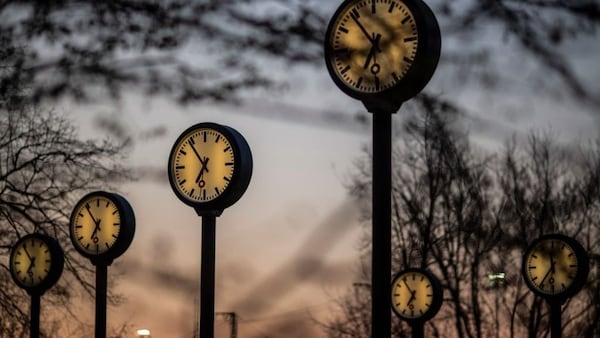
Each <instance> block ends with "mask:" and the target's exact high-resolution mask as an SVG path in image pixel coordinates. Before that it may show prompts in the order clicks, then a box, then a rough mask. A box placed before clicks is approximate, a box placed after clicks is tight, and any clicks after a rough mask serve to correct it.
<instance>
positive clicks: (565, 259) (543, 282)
mask: <svg viewBox="0 0 600 338" xmlns="http://www.w3.org/2000/svg"><path fill="white" fill-rule="evenodd" d="M524 263H525V266H524V269H525V271H526V272H525V278H527V279H528V281H529V284H530V285H531V286H532V287H534V288H535V289H537V291H538V292H540V293H543V294H547V295H556V294H560V293H562V292H564V291H566V290H567V289H568V288H569V287H570V286H571V284H573V283H574V281H575V277H576V276H577V269H578V267H579V263H578V261H577V255H576V254H575V251H574V250H573V248H572V247H571V246H570V245H569V244H568V243H566V242H565V241H562V240H560V239H557V238H550V239H547V240H543V241H540V242H538V243H537V244H536V245H534V246H533V247H532V248H531V250H530V251H529V252H528V253H527V255H526V257H525V261H524Z"/></svg>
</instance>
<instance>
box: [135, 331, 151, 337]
mask: <svg viewBox="0 0 600 338" xmlns="http://www.w3.org/2000/svg"><path fill="white" fill-rule="evenodd" d="M136 333H137V335H138V337H142V338H148V337H150V330H148V329H139V330H137V332H136Z"/></svg>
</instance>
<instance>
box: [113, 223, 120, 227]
mask: <svg viewBox="0 0 600 338" xmlns="http://www.w3.org/2000/svg"><path fill="white" fill-rule="evenodd" d="M113 225H114V226H116V227H118V226H121V223H113Z"/></svg>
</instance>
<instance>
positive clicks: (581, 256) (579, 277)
mask: <svg viewBox="0 0 600 338" xmlns="http://www.w3.org/2000/svg"><path fill="white" fill-rule="evenodd" d="M547 240H558V241H562V242H564V243H566V244H567V245H569V246H570V247H571V249H573V252H574V253H575V256H576V259H577V272H576V274H575V278H574V280H573V283H571V285H569V287H567V288H566V289H565V290H564V291H562V292H560V293H555V294H551V293H546V292H543V291H541V290H539V289H538V288H537V286H535V285H534V284H533V283H532V282H531V280H530V279H529V275H528V273H527V260H528V257H529V255H530V254H531V252H532V251H533V249H534V248H535V247H536V246H537V245H538V244H539V243H541V242H543V241H547ZM588 274H589V258H588V256H587V253H586V251H585V249H584V248H583V246H582V245H581V244H580V243H579V242H578V241H577V240H576V239H574V238H572V237H569V236H566V235H563V234H560V233H553V234H546V235H542V236H540V237H538V238H536V239H535V240H533V241H532V242H531V243H530V244H529V245H528V246H527V249H526V250H525V252H524V253H523V258H522V261H521V275H522V276H523V280H524V281H525V284H526V285H527V287H528V288H529V289H530V290H531V291H532V292H533V293H535V294H536V295H538V296H540V297H542V298H545V299H546V300H548V301H559V302H562V301H564V300H565V299H568V298H571V297H573V296H575V295H576V294H577V293H578V292H579V291H581V289H582V288H583V286H584V285H585V283H586V281H587V277H588Z"/></svg>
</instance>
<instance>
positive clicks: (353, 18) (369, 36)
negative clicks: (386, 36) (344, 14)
mask: <svg viewBox="0 0 600 338" xmlns="http://www.w3.org/2000/svg"><path fill="white" fill-rule="evenodd" d="M350 16H351V17H352V20H354V22H356V24H357V25H358V27H359V28H360V30H361V31H362V32H363V34H364V35H365V36H366V37H367V39H369V41H370V42H371V44H372V45H373V46H374V47H375V48H376V49H377V51H378V52H381V49H380V48H379V46H376V45H377V43H375V39H374V38H373V37H372V36H371V35H370V34H369V32H367V29H366V28H365V26H363V25H362V23H360V21H358V18H357V17H356V16H354V15H353V14H351V15H350Z"/></svg>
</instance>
